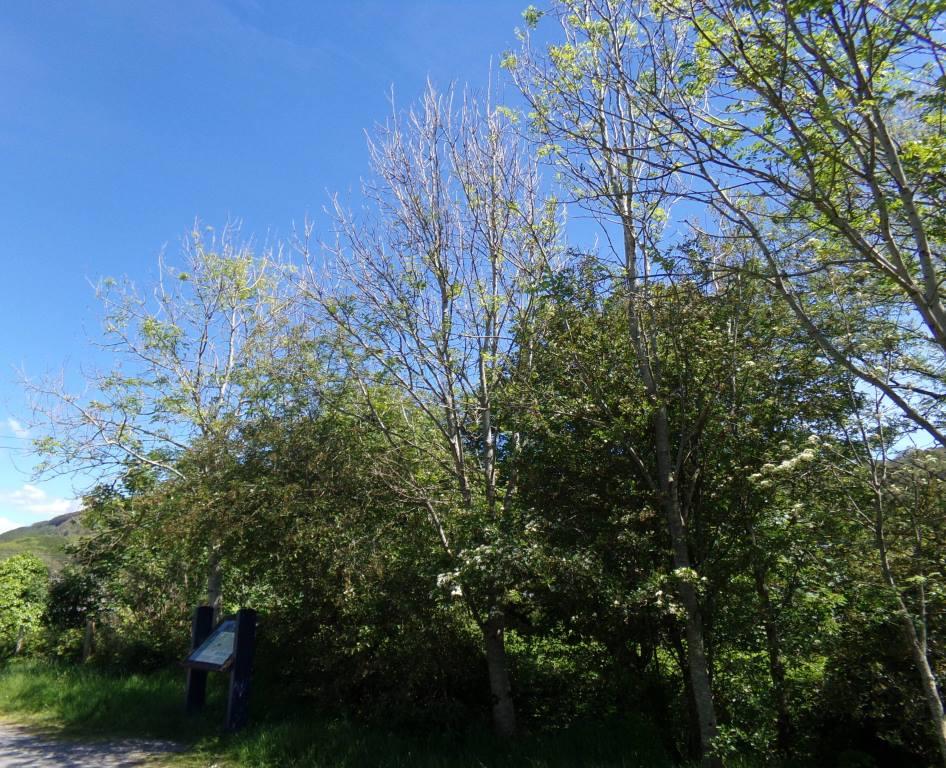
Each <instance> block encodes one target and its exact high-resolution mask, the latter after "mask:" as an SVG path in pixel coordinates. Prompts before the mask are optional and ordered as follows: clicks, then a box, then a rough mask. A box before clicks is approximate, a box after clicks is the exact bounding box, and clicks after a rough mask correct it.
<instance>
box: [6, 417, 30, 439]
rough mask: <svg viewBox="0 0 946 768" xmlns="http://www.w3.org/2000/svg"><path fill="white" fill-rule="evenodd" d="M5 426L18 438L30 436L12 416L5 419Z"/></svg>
mask: <svg viewBox="0 0 946 768" xmlns="http://www.w3.org/2000/svg"><path fill="white" fill-rule="evenodd" d="M7 426H8V427H9V428H10V431H11V432H12V433H13V434H14V435H16V436H17V437H19V438H26V437H29V436H30V431H29V430H28V429H27V428H26V427H24V426H23V425H22V424H21V423H20V422H18V421H17V420H16V419H14V418H13V417H12V416H11V417H10V418H8V419H7Z"/></svg>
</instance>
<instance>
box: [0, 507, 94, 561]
mask: <svg viewBox="0 0 946 768" xmlns="http://www.w3.org/2000/svg"><path fill="white" fill-rule="evenodd" d="M80 515H81V512H70V513H68V514H65V515H59V517H54V518H53V519H52V520H44V521H43V522H40V523H34V524H33V525H26V526H23V527H22V528H14V529H13V530H12V531H7V532H6V533H3V534H0V560H5V559H6V558H8V557H13V555H18V554H20V553H21V552H30V553H32V554H34V555H36V556H37V557H38V558H40V559H41V560H42V561H43V562H44V563H46V565H47V566H48V567H49V569H50V570H51V571H58V570H60V569H61V568H62V566H63V565H64V564H65V562H66V553H65V546H66V543H67V542H68V541H69V540H70V539H74V538H76V537H78V536H81V535H82V533H83V532H84V530H85V529H84V528H83V527H82V523H81V522H80V519H79V517H80Z"/></svg>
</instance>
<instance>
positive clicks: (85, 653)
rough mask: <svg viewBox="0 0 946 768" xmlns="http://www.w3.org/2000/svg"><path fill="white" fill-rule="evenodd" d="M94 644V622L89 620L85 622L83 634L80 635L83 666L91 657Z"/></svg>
mask: <svg viewBox="0 0 946 768" xmlns="http://www.w3.org/2000/svg"><path fill="white" fill-rule="evenodd" d="M94 644H95V621H94V620H93V619H91V618H87V619H86V620H85V632H84V633H83V635H82V663H83V664H84V663H85V662H87V661H88V660H89V659H90V658H91V657H92V650H93V647H94Z"/></svg>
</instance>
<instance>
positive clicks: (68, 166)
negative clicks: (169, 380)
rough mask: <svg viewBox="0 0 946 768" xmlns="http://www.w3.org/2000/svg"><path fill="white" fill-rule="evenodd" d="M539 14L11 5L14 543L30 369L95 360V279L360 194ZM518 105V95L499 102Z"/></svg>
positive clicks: (233, 1) (26, 501) (49, 490)
mask: <svg viewBox="0 0 946 768" xmlns="http://www.w3.org/2000/svg"><path fill="white" fill-rule="evenodd" d="M527 4H528V2H526V1H525V0H523V1H522V2H520V0H384V1H382V0H349V2H329V0H309V1H308V2H304V1H303V0H297V1H296V2H289V1H288V0H279V1H278V2H277V1H276V0H268V1H264V0H186V2H185V1H183V0H180V1H179V0H160V2H152V1H150V0H147V1H146V0H82V1H79V0H76V1H69V0H61V1H58V2H57V1H56V0H7V1H6V2H4V12H3V15H2V17H0V173H2V178H3V180H4V183H3V184H2V185H0V264H2V265H3V274H4V277H5V280H4V290H3V298H2V301H0V328H2V329H3V331H2V336H0V338H2V339H3V344H2V357H0V360H2V362H3V368H2V370H0V530H4V529H7V528H10V527H15V526H17V525H24V524H29V523H33V522H37V521H39V520H44V519H48V518H49V517H52V516H54V515H56V514H59V513H61V512H63V511H67V510H69V509H71V508H73V507H74V501H73V498H74V495H75V494H74V490H73V483H72V482H71V481H70V480H69V479H68V478H59V479H56V480H54V481H48V482H44V483H39V482H36V483H33V482H31V480H30V468H31V466H32V464H31V459H30V457H29V455H28V453H27V452H26V451H25V448H26V446H27V444H28V441H29V438H30V435H29V434H28V433H27V432H26V429H25V428H26V425H27V424H28V422H29V414H28V413H27V409H26V401H25V397H24V395H23V393H22V390H21V387H20V385H19V384H18V378H19V375H20V373H19V372H20V371H23V372H25V373H26V374H27V375H30V376H33V377H38V376H41V375H43V374H48V373H56V372H58V371H60V370H62V369H65V370H66V371H67V372H68V373H69V375H72V376H75V375H76V372H77V371H78V370H79V369H80V367H81V366H82V365H83V363H85V364H88V363H89V362H90V361H91V359H92V352H91V350H90V348H89V341H90V340H91V339H93V338H95V336H96V329H97V322H98V317H99V315H98V310H97V307H96V303H95V298H94V293H93V289H92V287H91V285H90V283H94V282H95V281H97V280H98V279H99V278H100V277H103V276H107V275H112V276H118V275H128V276H130V277H131V278H133V279H134V280H136V281H137V282H140V283H147V281H148V280H149V278H150V277H153V275H154V273H155V265H156V259H157V256H158V254H159V252H160V251H161V250H162V249H163V248H166V250H167V252H168V254H170V255H173V254H174V253H175V252H176V249H177V244H178V243H179V241H180V238H181V237H182V236H183V235H184V234H185V233H186V232H187V231H188V230H189V229H190V227H191V225H192V223H193V221H194V220H195V218H198V217H199V218H200V219H201V221H203V222H204V223H206V224H208V225H215V226H218V227H219V226H221V225H223V224H224V223H226V221H227V220H228V219H230V220H233V219H237V220H240V221H242V233H243V235H244V236H247V237H249V236H253V237H254V239H256V240H257V241H266V240H273V239H277V238H279V237H280V236H285V235H288V234H289V232H290V231H291V229H292V224H293V222H301V221H302V220H303V219H304V218H305V217H306V216H307V215H309V216H312V217H315V218H316V219H317V218H318V215H319V212H320V211H321V209H322V206H323V205H324V204H325V203H326V202H327V199H328V194H329V192H331V191H340V192H343V193H344V192H347V191H349V190H352V189H354V188H356V187H357V184H358V179H359V177H360V176H361V175H362V174H363V173H364V172H365V170H366V167H367V153H366V151H365V133H364V132H365V130H366V129H370V128H371V126H372V125H374V124H375V123H378V122H381V121H383V120H384V119H385V117H386V115H387V113H388V110H389V103H388V99H389V95H390V89H391V87H392V86H393V87H394V90H395V94H396V97H397V101H398V102H399V103H401V104H405V103H407V102H409V101H411V100H413V99H414V98H415V97H417V96H418V95H419V94H420V92H421V90H422V89H423V86H424V82H425V80H426V79H427V77H428V76H429V77H431V78H432V79H433V81H434V82H435V83H436V84H438V85H441V86H446V85H448V84H449V83H450V82H451V81H458V82H469V83H471V84H473V85H474V86H478V87H482V86H484V85H485V84H486V82H487V79H488V73H489V68H490V59H491V58H492V60H493V63H494V67H495V66H496V62H498V59H499V56H500V54H501V53H502V52H503V51H504V50H508V49H510V48H514V47H516V39H515V35H514V29H515V27H516V26H517V25H518V24H520V22H521V17H520V14H521V11H522V8H523V7H524V6H525V5H527ZM500 98H501V97H500Z"/></svg>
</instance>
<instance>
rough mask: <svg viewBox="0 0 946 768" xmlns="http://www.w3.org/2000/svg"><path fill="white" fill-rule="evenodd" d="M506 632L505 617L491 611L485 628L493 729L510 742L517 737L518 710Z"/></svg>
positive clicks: (484, 636) (484, 625) (484, 635)
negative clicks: (513, 695) (511, 676)
mask: <svg viewBox="0 0 946 768" xmlns="http://www.w3.org/2000/svg"><path fill="white" fill-rule="evenodd" d="M504 631H505V617H504V616H503V615H502V613H501V612H499V611H495V610H494V611H491V612H490V616H489V618H488V619H487V620H486V623H485V624H483V638H484V640H485V641H486V666H487V668H488V670H489V689H490V693H491V694H492V697H493V728H494V729H495V731H496V734H497V735H498V736H503V737H507V738H508V737H511V736H515V734H516V709H515V705H514V704H513V701H512V686H510V684H509V665H508V662H507V659H506V641H505V638H504Z"/></svg>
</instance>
